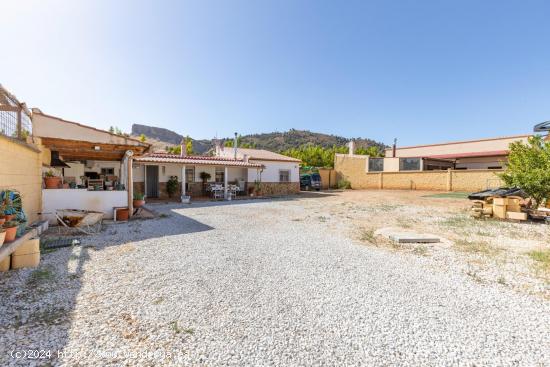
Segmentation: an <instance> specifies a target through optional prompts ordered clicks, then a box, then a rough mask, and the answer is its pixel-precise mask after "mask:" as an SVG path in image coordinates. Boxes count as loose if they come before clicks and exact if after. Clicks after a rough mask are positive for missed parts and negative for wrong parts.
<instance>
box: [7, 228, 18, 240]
mask: <svg viewBox="0 0 550 367" xmlns="http://www.w3.org/2000/svg"><path fill="white" fill-rule="evenodd" d="M5 230H6V232H4V233H6V238H5V239H4V242H12V241H14V240H15V235H16V234H17V227H10V228H5Z"/></svg>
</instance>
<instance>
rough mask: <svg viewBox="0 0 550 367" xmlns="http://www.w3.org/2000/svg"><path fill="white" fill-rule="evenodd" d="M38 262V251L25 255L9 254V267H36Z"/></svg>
mask: <svg viewBox="0 0 550 367" xmlns="http://www.w3.org/2000/svg"><path fill="white" fill-rule="evenodd" d="M38 264H40V252H36V253H34V254H26V255H11V268H12V269H21V268H36V267H37V266H38Z"/></svg>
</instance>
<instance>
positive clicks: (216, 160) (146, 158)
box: [134, 153, 262, 168]
mask: <svg viewBox="0 0 550 367" xmlns="http://www.w3.org/2000/svg"><path fill="white" fill-rule="evenodd" d="M134 160H135V161H137V162H154V163H181V164H197V165H201V164H203V165H214V166H236V167H249V168H261V167H262V165H261V164H256V163H250V162H245V161H243V160H242V159H233V158H225V157H206V156H199V155H198V156H180V155H178V154H168V153H151V154H145V155H142V156H140V157H136V158H135V159H134Z"/></svg>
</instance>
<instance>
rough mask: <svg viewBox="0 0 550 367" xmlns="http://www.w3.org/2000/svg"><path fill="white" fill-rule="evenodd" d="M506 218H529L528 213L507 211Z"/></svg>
mask: <svg viewBox="0 0 550 367" xmlns="http://www.w3.org/2000/svg"><path fill="white" fill-rule="evenodd" d="M506 218H507V219H514V220H527V213H518V212H507V213H506Z"/></svg>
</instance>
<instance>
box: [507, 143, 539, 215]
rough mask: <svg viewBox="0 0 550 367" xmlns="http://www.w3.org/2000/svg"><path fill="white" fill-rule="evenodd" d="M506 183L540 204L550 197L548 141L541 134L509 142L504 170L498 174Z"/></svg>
mask: <svg viewBox="0 0 550 367" xmlns="http://www.w3.org/2000/svg"><path fill="white" fill-rule="evenodd" d="M500 177H501V178H502V180H503V181H504V182H505V183H506V185H508V186H511V187H519V188H520V189H522V190H523V191H525V193H526V194H527V195H529V196H530V197H531V198H533V199H534V200H535V201H536V203H537V205H542V204H543V202H544V200H545V199H546V198H548V197H550V142H545V141H544V140H543V138H542V137H541V136H533V137H530V138H529V140H528V142H527V144H526V143H523V142H521V141H517V142H514V143H512V144H510V155H509V156H508V165H507V167H506V171H505V172H504V173H503V174H501V175H500Z"/></svg>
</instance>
